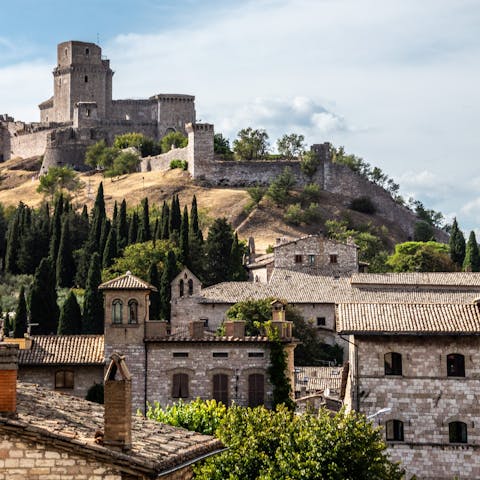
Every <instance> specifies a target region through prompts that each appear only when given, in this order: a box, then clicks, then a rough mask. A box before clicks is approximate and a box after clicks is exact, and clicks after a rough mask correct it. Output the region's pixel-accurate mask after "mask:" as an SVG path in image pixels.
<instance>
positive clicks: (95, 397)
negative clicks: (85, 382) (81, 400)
mask: <svg viewBox="0 0 480 480" xmlns="http://www.w3.org/2000/svg"><path fill="white" fill-rule="evenodd" d="M103 391H104V390H103V385H102V384H101V383H94V384H93V385H92V386H91V387H90V388H89V389H88V392H87V396H86V397H85V400H88V401H90V402H95V403H100V404H101V405H103Z"/></svg>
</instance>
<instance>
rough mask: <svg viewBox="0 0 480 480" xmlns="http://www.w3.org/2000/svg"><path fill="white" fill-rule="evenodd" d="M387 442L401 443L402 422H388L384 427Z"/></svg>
mask: <svg viewBox="0 0 480 480" xmlns="http://www.w3.org/2000/svg"><path fill="white" fill-rule="evenodd" d="M385 432H386V436H387V440H388V441H390V442H403V422H402V421H401V420H389V421H388V422H387V423H386V425H385Z"/></svg>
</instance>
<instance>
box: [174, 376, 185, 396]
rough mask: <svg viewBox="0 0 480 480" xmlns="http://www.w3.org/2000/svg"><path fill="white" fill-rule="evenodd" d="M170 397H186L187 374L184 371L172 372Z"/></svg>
mask: <svg viewBox="0 0 480 480" xmlns="http://www.w3.org/2000/svg"><path fill="white" fill-rule="evenodd" d="M172 398H188V375H187V374H186V373H174V374H173V377H172Z"/></svg>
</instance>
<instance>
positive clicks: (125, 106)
mask: <svg viewBox="0 0 480 480" xmlns="http://www.w3.org/2000/svg"><path fill="white" fill-rule="evenodd" d="M156 115H157V110H156V103H155V102H152V101H151V100H113V102H112V104H111V109H110V118H111V119H112V120H131V121H134V122H146V121H155V120H156Z"/></svg>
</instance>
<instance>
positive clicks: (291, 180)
mask: <svg viewBox="0 0 480 480" xmlns="http://www.w3.org/2000/svg"><path fill="white" fill-rule="evenodd" d="M296 183H297V181H296V180H295V176H294V175H293V173H292V169H291V168H290V167H285V168H284V170H283V172H282V173H281V174H280V175H278V176H277V177H276V178H275V179H274V180H273V182H272V183H271V184H270V186H269V187H268V190H267V196H268V197H270V198H271V199H272V200H273V201H274V202H275V203H276V204H277V205H285V204H286V203H287V201H288V199H289V197H290V192H291V190H292V189H293V187H294V186H295V184H296Z"/></svg>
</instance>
